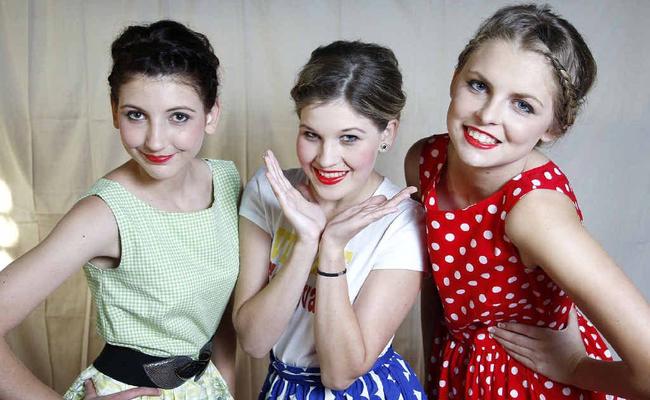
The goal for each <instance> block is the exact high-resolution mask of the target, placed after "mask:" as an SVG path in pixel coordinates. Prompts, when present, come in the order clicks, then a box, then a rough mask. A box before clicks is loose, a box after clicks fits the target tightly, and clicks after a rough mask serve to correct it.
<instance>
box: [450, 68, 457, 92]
mask: <svg viewBox="0 0 650 400" xmlns="http://www.w3.org/2000/svg"><path fill="white" fill-rule="evenodd" d="M458 72H459V71H458V70H457V69H456V70H454V75H453V76H452V77H451V82H450V83H449V97H450V98H453V97H454V88H455V87H456V81H457V80H458Z"/></svg>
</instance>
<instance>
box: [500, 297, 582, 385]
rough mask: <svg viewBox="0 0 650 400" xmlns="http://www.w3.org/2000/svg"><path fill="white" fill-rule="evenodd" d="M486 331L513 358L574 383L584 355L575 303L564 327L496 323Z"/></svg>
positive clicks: (542, 372)
mask: <svg viewBox="0 0 650 400" xmlns="http://www.w3.org/2000/svg"><path fill="white" fill-rule="evenodd" d="M489 331H490V333H491V334H492V335H493V337H494V339H496V341H497V342H499V343H500V344H501V345H502V346H503V347H504V348H505V349H506V351H507V352H508V354H510V356H511V357H513V358H514V359H515V360H517V361H519V362H520V363H522V364H523V365H525V366H526V367H528V368H530V369H532V370H533V371H536V372H539V373H541V374H543V375H545V376H547V377H549V378H551V379H553V380H554V381H558V382H561V383H567V384H573V383H574V382H573V380H572V376H573V374H574V373H575V370H576V367H577V365H578V363H580V361H581V360H582V359H583V358H584V357H587V353H586V351H585V346H584V344H583V343H582V337H581V335H580V330H579V327H578V316H577V313H576V309H575V307H572V308H571V311H570V312H569V318H568V321H567V326H566V327H565V328H564V329H560V330H554V329H550V328H542V327H537V326H531V325H526V324H516V323H499V325H498V326H497V327H491V328H489Z"/></svg>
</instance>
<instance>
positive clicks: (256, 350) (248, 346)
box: [239, 340, 271, 358]
mask: <svg viewBox="0 0 650 400" xmlns="http://www.w3.org/2000/svg"><path fill="white" fill-rule="evenodd" d="M252 342H253V341H251V340H241V341H240V342H239V343H240V344H241V348H242V350H244V352H245V353H246V354H248V355H249V356H251V357H253V358H264V357H266V356H267V355H268V354H269V351H271V349H270V348H267V347H265V346H260V345H259V344H256V343H252Z"/></svg>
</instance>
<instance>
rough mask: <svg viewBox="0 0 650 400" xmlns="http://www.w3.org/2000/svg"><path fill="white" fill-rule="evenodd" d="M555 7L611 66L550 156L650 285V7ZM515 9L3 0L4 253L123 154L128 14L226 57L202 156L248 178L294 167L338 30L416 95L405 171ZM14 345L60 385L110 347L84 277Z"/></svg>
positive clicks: (0, 223)
mask: <svg viewBox="0 0 650 400" xmlns="http://www.w3.org/2000/svg"><path fill="white" fill-rule="evenodd" d="M550 3H551V4H552V5H554V6H555V7H556V10H557V11H558V12H560V13H561V14H563V15H564V16H566V17H567V18H568V19H569V20H570V21H572V22H573V23H574V24H575V25H576V26H577V28H578V29H579V30H580V31H581V32H582V33H583V34H584V35H585V37H586V39H587V41H588V43H589V44H590V46H591V48H592V50H593V52H594V54H595V57H596V59H597V61H598V65H599V81H598V83H597V86H596V88H595V89H594V91H593V92H592V94H591V96H590V101H589V103H588V104H587V106H586V109H585V112H584V113H583V114H582V115H581V117H579V120H578V122H577V124H576V127H575V128H574V129H573V130H572V131H571V132H570V134H569V136H568V137H567V138H566V139H563V140H562V141H561V142H562V143H559V144H557V145H556V146H554V147H553V148H551V149H550V152H551V153H552V155H553V156H554V158H555V160H556V162H558V163H559V164H560V165H562V166H563V167H564V169H565V170H566V172H567V173H568V174H569V176H571V177H572V178H573V180H572V182H573V184H574V187H575V189H576V192H577V193H578V195H579V198H580V200H581V203H582V206H583V210H584V211H585V215H586V218H587V223H586V225H587V227H588V228H589V229H590V230H591V231H592V232H593V233H594V235H595V236H596V237H597V238H598V239H599V240H600V241H601V242H602V243H603V245H604V246H605V247H606V248H607V249H608V251H610V253H611V254H612V255H613V256H614V257H615V258H616V259H617V260H618V261H619V262H620V264H621V265H623V266H624V268H625V270H626V272H627V273H628V274H629V275H630V277H631V278H632V279H634V280H635V282H636V283H637V285H638V286H639V287H640V288H641V289H642V290H643V292H644V293H645V294H646V296H648V294H650V284H649V280H648V269H647V268H644V267H645V263H644V262H645V261H646V260H647V259H648V256H650V241H649V239H650V235H648V233H649V230H650V228H649V227H650V212H649V211H648V210H649V208H648V207H647V206H646V204H648V200H650V178H649V174H648V170H649V163H650V161H648V158H647V155H648V154H649V153H650V139H649V137H648V136H649V135H648V129H647V122H646V117H647V110H648V109H650V107H649V106H650V104H649V103H650V101H649V98H648V94H647V93H648V88H649V87H650V77H649V76H650V75H649V74H648V73H647V71H648V67H650V62H649V60H648V56H649V55H650V45H649V44H648V42H647V40H646V39H642V38H645V37H646V36H647V29H646V28H645V26H646V24H647V21H648V19H650V3H649V2H647V1H641V0H640V1H633V0H627V1H616V0H611V1H604V0H603V1H598V2H596V1H586V0H585V1H573V2H561V1H551V2H550ZM502 4H505V3H504V2H502V1H497V2H490V3H488V2H480V1H467V0H465V1H452V0H449V1H442V0H437V1H436V0H430V1H424V0H415V1H398V0H394V1H390V0H385V1H355V2H352V1H349V2H346V1H343V0H340V1H319V2H316V1H310V2H304V1H280V0H278V1H272V2H266V1H251V0H247V1H242V2H235V1H183V2H181V1H112V2H106V1H72V0H69V1H62V0H61V1H20V0H16V1H8V0H0V76H1V78H0V148H1V149H2V150H0V151H1V153H0V258H1V259H2V260H8V259H10V258H15V257H17V256H19V255H20V254H22V253H24V252H25V251H27V250H28V249H29V248H31V247H33V246H34V245H35V244H36V243H38V241H39V240H41V239H42V238H44V237H45V236H46V235H47V234H48V232H49V231H50V230H51V228H52V227H53V226H54V224H55V223H56V222H57V220H58V219H59V218H60V217H61V216H62V215H63V214H64V213H65V212H66V211H67V210H68V209H69V208H70V206H71V205H72V204H73V203H74V202H75V200H76V199H77V198H78V197H79V196H80V195H81V194H82V193H83V192H84V191H85V190H86V188H88V187H89V186H90V185H91V184H92V183H93V182H94V181H95V180H96V179H97V178H99V177H101V176H102V175H103V174H105V173H106V172H107V171H109V170H111V169H112V168H114V167H116V166H117V165H119V164H120V163H122V162H124V161H125V160H126V155H125V152H124V151H123V150H122V149H121V145H120V142H119V139H118V136H117V135H116V133H115V131H114V129H113V128H112V126H111V120H110V112H109V110H110V109H109V101H108V90H107V83H106V77H107V75H108V72H109V69H110V57H109V50H108V49H109V46H110V43H111V41H112V40H113V39H114V37H115V36H116V35H117V34H118V33H119V31H120V30H121V28H122V27H124V26H125V25H128V24H132V23H142V22H150V21H154V20H156V19H160V18H173V19H177V20H179V21H181V22H184V23H188V24H189V25H190V26H191V27H192V28H194V29H196V30H198V31H201V32H203V33H205V34H206V35H207V36H208V37H209V38H210V40H211V41H212V44H213V46H214V48H215V50H216V52H217V54H218V55H219V57H220V59H221V61H222V65H223V67H222V70H221V74H222V80H223V86H222V89H221V101H222V106H223V114H222V120H221V124H220V133H219V135H217V136H215V137H210V138H209V139H208V140H207V141H206V143H205V146H204V148H203V155H205V156H208V157H214V158H224V159H230V160H234V161H235V162H236V163H237V166H238V167H239V170H240V173H241V176H242V178H243V179H246V178H248V177H250V176H251V175H252V173H253V172H254V171H255V170H256V169H257V168H258V167H259V166H260V164H261V158H260V155H261V153H262V151H263V150H265V149H267V148H271V149H273V150H274V151H275V152H276V154H278V156H279V158H280V160H281V162H282V164H283V165H284V166H286V167H288V166H292V165H295V155H294V152H295V151H294V145H293V141H294V135H295V132H296V118H295V115H294V113H293V111H292V104H291V101H290V96H289V94H288V92H289V89H290V88H291V86H292V83H293V80H294V77H295V74H296V72H297V71H298V69H299V67H300V66H301V65H302V64H304V62H306V60H307V58H308V56H309V53H310V51H311V50H312V49H314V48H315V47H316V46H317V45H320V44H325V43H328V42H330V41H332V40H336V39H341V38H345V39H362V40H365V41H373V42H378V43H381V44H385V45H388V46H390V47H391V48H393V49H394V51H395V53H396V54H397V57H398V59H399V60H400V63H401V67H402V71H403V73H404V77H405V86H406V91H407V94H408V102H407V106H406V109H405V112H404V114H403V118H402V125H401V129H400V138H399V140H398V144H397V146H396V147H395V148H394V149H392V150H391V152H390V153H388V155H384V156H382V158H381V159H380V161H379V169H380V170H381V171H382V172H384V173H385V174H386V175H388V176H389V177H390V178H392V179H394V180H396V181H397V182H403V179H402V159H403V156H404V154H405V152H406V149H407V148H408V146H409V145H410V144H411V143H413V142H414V141H415V140H416V139H417V138H419V137H422V136H424V135H427V134H430V133H434V132H442V131H444V130H445V111H446V107H447V101H448V84H449V79H450V77H451V73H452V70H453V66H454V63H455V57H456V56H457V54H458V52H459V51H460V50H461V48H462V46H463V45H464V44H465V43H466V41H467V40H468V39H469V38H470V37H471V35H472V33H473V32H474V31H475V29H476V28H477V26H478V23H479V21H480V20H482V19H483V18H484V17H486V16H488V15H489V14H491V13H492V12H494V10H496V8H497V7H498V6H500V5H502ZM89 223H92V221H89ZM0 262H2V265H4V264H6V263H7V262H8V261H0ZM387 295H393V294H390V293H388V294H387ZM2 312H3V310H0V313H2ZM418 318H419V317H418V310H417V309H415V310H414V311H413V312H412V313H411V315H410V316H409V317H408V319H407V320H406V321H405V323H404V325H403V326H402V328H401V329H400V332H399V334H398V337H397V339H396V341H395V343H396V347H397V348H398V350H399V351H401V352H402V353H403V354H404V355H405V356H406V358H407V359H409V360H410V361H411V362H412V364H413V366H414V367H415V368H416V370H417V371H418V372H420V371H421V369H422V362H421V360H420V359H419V354H420V343H419V324H418ZM642 334H647V333H646V332H644V333H642ZM9 341H10V344H11V346H12V348H13V349H14V350H15V352H16V353H17V354H18V355H19V357H20V358H21V359H22V360H24V362H25V363H26V364H27V365H28V366H29V367H30V368H31V369H32V370H33V371H34V373H35V374H36V375H37V376H38V377H39V378H40V379H42V380H43V381H45V382H46V383H47V384H49V385H51V386H52V387H54V388H55V389H56V390H57V391H59V392H63V391H64V390H65V389H66V388H67V386H68V385H69V383H70V382H71V381H72V379H73V378H74V377H75V376H76V375H77V373H78V372H79V370H80V369H81V368H82V367H84V366H86V365H87V364H88V363H90V362H91V361H92V360H93V358H94V356H95V355H96V354H97V352H98V351H99V350H100V349H101V346H102V343H101V340H100V339H98V337H97V335H96V334H95V329H94V315H93V311H92V307H91V303H90V299H89V296H88V289H87V286H86V284H85V282H84V278H83V274H82V273H81V272H79V273H78V274H77V275H75V276H74V277H73V278H72V279H70V280H69V281H68V282H66V283H65V284H64V285H63V286H62V287H60V288H59V289H58V290H57V291H56V292H55V293H53V294H52V295H51V296H50V297H49V298H48V299H47V300H46V301H45V302H44V303H43V304H41V305H40V306H39V307H38V308H37V309H36V310H34V312H33V313H32V314H31V315H30V316H29V317H28V318H27V319H26V320H25V322H24V323H23V324H22V325H21V326H19V327H18V328H17V329H15V330H14V331H13V332H12V333H11V334H10V336H9ZM265 367H266V360H258V361H255V360H251V359H249V358H247V357H246V356H243V355H242V354H241V353H240V357H239V359H238V383H237V386H238V388H237V392H238V395H237V398H238V399H252V398H254V393H255V392H256V391H257V390H258V388H259V386H260V382H261V380H262V378H263V376H264V374H265V372H266V371H265Z"/></svg>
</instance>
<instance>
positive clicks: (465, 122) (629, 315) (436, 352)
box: [406, 5, 650, 400]
mask: <svg viewBox="0 0 650 400" xmlns="http://www.w3.org/2000/svg"><path fill="white" fill-rule="evenodd" d="M595 73H596V65H595V62H594V60H593V58H592V56H591V53H590V52H589V49H588V48H587V46H586V44H585V43H584V41H583V39H582V38H581V36H580V34H579V33H578V32H577V31H576V30H575V28H574V27H573V26H572V25H571V24H570V23H568V22H567V21H566V20H564V19H562V18H560V17H558V16H557V15H555V14H553V13H552V12H551V11H550V10H548V9H547V8H544V7H539V6H535V5H526V6H513V7H506V8H503V9H501V10H499V11H498V12H497V13H496V14H495V15H494V16H493V17H491V18H489V19H488V20H486V21H485V22H484V23H483V25H481V28H480V29H479V31H478V33H477V34H476V36H475V37H474V39H472V40H471V41H470V42H469V44H468V45H467V47H466V48H465V50H464V51H463V52H462V53H461V55H460V56H459V60H458V65H457V67H456V71H455V73H454V77H453V80H452V83H451V89H450V91H451V103H450V106H449V111H448V115H447V128H448V132H449V133H448V134H447V135H440V136H432V137H430V138H426V139H423V140H421V141H419V142H418V143H416V144H415V145H414V146H413V147H412V148H411V150H410V151H409V154H408V155H407V160H406V175H407V181H408V183H409V184H411V185H414V186H417V187H418V188H419V195H420V198H421V201H422V203H423V204H424V206H425V209H426V216H427V226H426V228H427V236H428V251H429V256H430V259H431V268H432V274H433V278H434V279H433V280H434V287H433V288H431V289H430V290H429V291H427V290H426V288H425V289H423V336H424V337H425V340H428V339H429V340H431V342H428V343H425V357H426V359H427V361H428V362H429V361H430V363H431V365H430V371H429V373H428V377H427V382H426V384H427V385H428V387H429V397H430V398H440V399H463V398H465V399H492V398H517V399H540V400H543V399H558V398H561V399H605V398H607V399H614V398H616V397H615V396H614V395H605V394H604V393H615V394H616V395H621V396H626V397H630V398H649V397H648V396H650V380H648V379H647V371H650V356H649V354H650V335H647V334H646V335H639V334H638V332H648V331H649V329H650V309H649V306H648V303H647V302H646V300H645V299H644V298H643V296H642V295H641V294H640V293H639V291H638V290H637V289H636V288H635V287H634V285H633V284H632V283H631V282H630V281H629V280H628V279H627V278H626V277H625V275H624V274H623V272H622V271H621V270H620V269H619V268H618V267H617V266H616V265H615V264H614V262H613V261H612V260H611V259H610V258H609V257H608V256H607V255H606V254H605V252H604V251H603V250H602V249H601V248H600V246H599V245H598V244H597V243H596V242H595V241H594V240H593V239H592V238H591V237H590V236H589V234H588V233H587V232H586V230H585V229H584V228H583V226H582V224H581V219H582V214H581V212H580V209H579V208H578V204H577V202H576V198H575V195H574V193H573V191H572V189H571V186H570V185H569V182H568V180H567V178H566V176H565V175H564V174H563V173H562V171H561V170H560V169H559V168H558V167H557V166H556V165H555V164H554V163H553V162H552V161H550V160H549V159H548V158H546V156H544V155H543V154H542V153H541V152H539V151H538V150H536V146H537V145H538V144H539V143H543V142H551V141H553V140H555V139H556V138H557V137H559V136H560V135H562V134H563V133H564V132H565V131H566V130H567V129H568V128H569V127H570V126H571V125H572V123H573V121H574V119H575V115H576V113H577V111H578V106H579V105H580V104H581V103H582V100H583V98H584V96H585V95H586V93H587V91H588V90H589V88H590V87H591V84H592V82H593V81H594V79H595ZM436 291H437V294H438V296H439V301H440V303H441V305H442V315H443V318H442V319H443V320H444V321H443V323H442V325H441V326H440V327H438V328H437V329H433V328H434V327H435V326H436V323H435V322H436V321H437V320H439V319H440V318H438V317H434V316H431V315H435V312H434V313H433V314H429V315H427V311H426V310H427V309H429V310H430V309H431V308H435V307H432V305H434V304H435V303H436V302H435V301H434V300H429V299H431V298H435V293H436ZM603 293H607V296H603V295H602V294H603ZM574 302H575V304H577V305H578V306H579V307H580V309H581V310H583V311H584V312H585V314H586V315H587V316H589V318H590V319H591V320H592V321H594V322H595V324H596V326H597V327H598V328H599V329H600V330H601V331H602V332H604V333H605V334H606V335H607V338H608V340H609V341H610V343H611V344H612V345H613V346H614V348H615V349H616V350H617V352H618V354H619V355H620V356H621V357H622V359H623V361H620V362H612V361H611V354H610V351H609V350H608V349H607V345H606V344H605V342H604V341H603V339H602V338H601V336H600V334H599V333H598V331H597V330H596V328H595V327H594V326H593V325H592V324H591V323H590V322H588V321H587V320H586V319H585V317H583V316H582V315H581V314H580V313H578V317H577V324H576V323H575V321H576V316H575V315H573V316H572V317H571V318H569V315H570V314H573V313H574V312H573V311H572V309H573V304H574ZM512 322H515V323H518V324H511V323H512ZM503 324H507V326H508V327H509V330H504V329H496V327H497V326H499V327H503ZM519 324H525V325H519ZM567 324H572V325H576V326H570V327H569V328H570V329H564V328H565V327H566V326H567ZM513 325H514V328H513ZM517 327H520V328H517ZM521 327H523V328H521ZM513 331H514V332H513ZM516 332H520V333H525V335H517V334H516ZM549 332H554V333H553V334H550V333H549ZM556 332H562V333H561V334H556ZM573 332H575V334H574V333H573ZM554 335H555V336H554ZM571 335H573V337H579V339H578V340H577V341H576V340H575V339H573V341H571V340H569V339H570V338H572V336H571ZM567 338H569V339H567ZM580 339H582V340H580ZM576 342H577V343H576ZM544 346H546V347H544ZM557 346H563V347H557ZM546 348H551V349H552V350H551V351H548V352H547V351H540V349H546ZM585 350H586V351H585ZM601 360H609V361H608V362H605V361H601ZM532 368H534V369H535V370H537V372H536V371H534V370H533V369H532Z"/></svg>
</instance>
